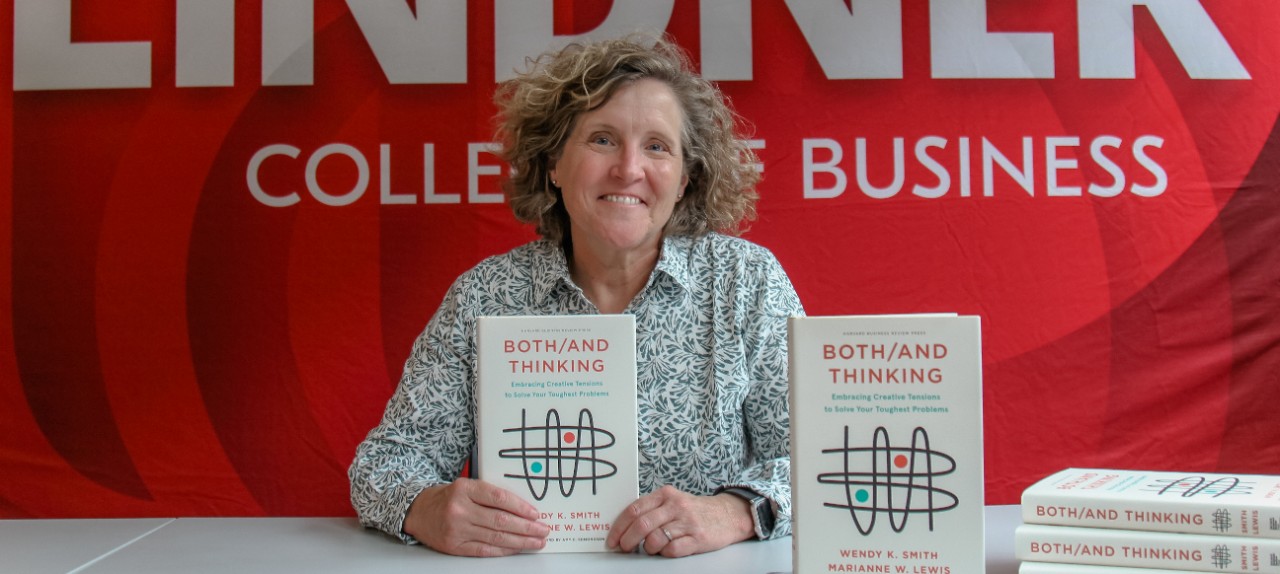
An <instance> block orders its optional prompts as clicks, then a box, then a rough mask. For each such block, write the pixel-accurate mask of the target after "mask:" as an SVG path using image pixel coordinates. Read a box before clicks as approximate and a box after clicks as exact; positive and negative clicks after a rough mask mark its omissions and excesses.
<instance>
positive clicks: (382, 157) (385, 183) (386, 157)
mask: <svg viewBox="0 0 1280 574" xmlns="http://www.w3.org/2000/svg"><path fill="white" fill-rule="evenodd" d="M378 171H379V173H378V188H379V189H380V191H379V194H378V198H379V199H381V200H382V205H413V204H414V203H417V201H418V198H416V197H414V195H413V194H412V193H395V192H394V191H392V190H391V144H382V145H380V146H378Z"/></svg>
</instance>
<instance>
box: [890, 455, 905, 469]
mask: <svg viewBox="0 0 1280 574" xmlns="http://www.w3.org/2000/svg"><path fill="white" fill-rule="evenodd" d="M893 465H894V466H896V467H898V468H906V467H907V455H905V454H900V455H898V456H895V457H893Z"/></svg>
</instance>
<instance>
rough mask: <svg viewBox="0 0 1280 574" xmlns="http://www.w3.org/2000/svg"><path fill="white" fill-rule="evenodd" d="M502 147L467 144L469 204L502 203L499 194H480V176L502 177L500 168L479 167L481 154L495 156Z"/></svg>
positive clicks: (491, 144) (485, 144) (492, 166)
mask: <svg viewBox="0 0 1280 574" xmlns="http://www.w3.org/2000/svg"><path fill="white" fill-rule="evenodd" d="M499 151H502V146H500V145H498V144H496V143H492V142H490V143H469V144H467V174H468V177H467V201H468V202H470V203H502V200H503V197H502V194H501V193H480V176H482V175H502V166H497V165H480V154H481V153H482V152H484V153H489V154H496V153H498V152H499Z"/></svg>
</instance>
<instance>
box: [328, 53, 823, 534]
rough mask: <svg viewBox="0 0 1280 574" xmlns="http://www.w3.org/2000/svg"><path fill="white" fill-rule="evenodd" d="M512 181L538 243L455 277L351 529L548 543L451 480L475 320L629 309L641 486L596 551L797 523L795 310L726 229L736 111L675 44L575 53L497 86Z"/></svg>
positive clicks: (397, 397) (370, 447) (470, 426)
mask: <svg viewBox="0 0 1280 574" xmlns="http://www.w3.org/2000/svg"><path fill="white" fill-rule="evenodd" d="M495 100H496V102H497V104H498V107H499V112H500V113H499V115H500V118H501V122H500V126H499V136H500V139H501V141H502V143H503V157H504V159H505V160H507V161H508V162H509V163H510V164H511V167H512V174H513V175H512V177H511V179H510V180H509V181H508V182H506V186H507V189H506V192H507V195H508V201H509V204H510V205H511V207H512V210H513V211H514V212H515V215H516V217H517V219H519V220H521V221H524V222H528V223H532V224H534V225H535V226H536V227H537V231H538V233H539V234H540V235H541V236H542V239H541V240H539V241H535V242H533V243H530V244H527V245H524V246H521V247H519V248H516V249H515V250H513V251H511V252H509V253H506V254H504V255H499V256H495V257H490V258H488V259H486V260H485V261H483V262H481V263H480V264H479V265H477V266H476V267H475V268H473V269H471V270H470V271H468V272H466V273H464V274H463V275H462V276H461V277H459V278H458V279H457V280H456V281H455V282H454V284H453V286H452V287H451V288H450V290H449V292H448V294H447V295H446V296H445V299H444V302H443V303H442V304H441V306H440V309H439V310H438V311H437V312H436V314H435V316H434V317H433V318H432V319H431V321H430V323H429V324H428V325H427V328H426V330H425V331H424V332H423V333H422V335H421V336H419V338H418V339H417V341H416V343H415V344H414V349H413V352H412V354H411V356H410V357H409V360H408V361H407V363H406V365H405V372H404V376H403V378H402V380H401V381H400V386H399V387H398V388H397V390H396V392H395V394H394V396H393V397H392V398H391V401H390V402H389V403H388V405H387V411H386V414H385V415H384V417H383V420H382V423H381V424H380V425H379V426H378V427H376V428H374V429H373V430H372V431H371V432H370V434H369V436H368V438H366V439H365V441H364V442H363V443H362V444H361V445H360V447H359V448H358V449H357V452H356V458H355V461H354V462H353V463H352V466H351V470H350V477H351V490H352V501H353V504H354V505H355V507H356V509H357V511H358V513H359V515H360V517H361V520H362V522H363V523H365V524H366V525H369V526H374V527H377V528H380V529H383V530H385V531H387V532H389V533H392V534H395V535H397V536H400V537H401V538H402V539H403V540H406V541H413V540H417V541H419V542H422V543H424V544H426V545H427V546H429V547H431V548H434V549H436V550H438V551H441V552H445V553H449V554H463V555H473V556H497V555H507V554H514V553H517V552H520V551H522V550H531V549H537V548H541V547H542V546H543V544H544V543H545V538H546V536H547V534H548V533H549V529H548V527H547V526H546V525H545V524H542V523H540V522H538V520H537V518H538V515H537V512H536V511H535V510H534V508H533V507H532V506H531V505H529V504H527V503H525V502H524V501H522V500H521V499H520V498H519V497H518V496H516V495H515V494H513V493H511V492H508V491H506V490H503V489H501V488H499V487H496V486H494V485H492V484H488V483H484V482H482V481H478V480H471V479H468V478H462V477H459V474H460V473H461V471H462V468H463V465H464V463H465V462H466V460H467V458H468V456H469V454H470V452H471V449H472V444H473V443H474V441H475V428H474V420H475V403H474V399H473V395H472V390H473V388H474V384H475V370H474V365H475V361H476V355H475V353H476V351H475V321H476V318H477V317H479V316H482V315H551V314H597V313H631V314H633V315H635V317H636V331H637V332H636V341H637V348H636V356H637V378H638V385H639V388H638V405H639V421H638V425H639V429H640V430H639V433H640V435H639V437H638V439H639V444H640V452H639V459H640V465H641V468H640V491H641V492H642V493H644V494H643V495H642V496H641V497H640V498H639V499H637V500H636V501H635V502H634V503H632V504H631V505H630V506H628V507H627V509H626V510H625V511H624V512H623V513H622V515H621V516H620V517H618V518H617V520H616V521H615V522H614V524H613V525H612V528H611V529H610V533H609V536H608V538H607V540H606V544H607V545H608V546H609V547H610V548H615V549H618V550H621V551H626V552H631V551H634V550H637V549H641V550H643V551H645V552H648V553H650V554H661V555H663V556H671V557H674V556H685V555H688V554H695V553H700V552H709V551H712V550H716V549H719V548H722V547H724V546H727V545H729V544H732V543H735V542H738V541H741V540H745V539H749V538H753V537H756V538H772V537H777V536H784V535H787V534H789V533H790V528H791V521H790V518H791V490H790V485H789V483H788V481H789V478H790V462H789V459H788V442H787V441H788V424H789V418H788V411H787V395H786V388H787V383H786V366H787V354H786V318H787V317H788V316H790V315H796V314H800V313H802V312H803V310H802V308H801V306H800V302H799V299H798V297H797V296H796V294H795V290H794V289H793V288H792V286H791V283H790V281H789V280H788V279H787V277H786V274H785V273H784V272H783V270H782V268H781V266H780V265H779V264H778V262H777V260H776V259H775V258H774V257H773V255H772V254H770V253H769V252H768V251H767V250H765V249H764V248H762V247H759V246H756V245H753V244H751V243H749V242H747V241H744V240H742V239H738V238H735V237H730V236H728V235H724V234H723V233H726V232H727V233H736V232H737V230H738V226H739V224H740V223H741V222H743V221H744V220H747V219H750V218H751V217H753V216H754V203H755V199H756V194H755V191H754V186H755V183H756V182H757V181H758V178H759V176H758V173H757V172H756V170H755V169H754V165H753V160H754V155H753V154H752V153H751V152H750V150H749V149H747V148H746V147H745V145H744V143H743V140H742V139H741V138H742V136H741V134H739V133H736V131H735V128H736V126H737V124H736V122H735V116H734V115H733V114H732V112H731V111H730V110H729V108H728V107H727V105H726V104H725V102H724V100H723V97H722V96H721V94H720V93H719V91H718V90H716V88H715V87H714V86H712V85H711V84H710V83H709V82H707V81H705V80H703V79H701V78H699V77H698V76H697V75H696V74H694V73H693V72H692V71H691V68H690V66H689V63H688V61H687V59H686V58H685V57H684V55H683V54H682V53H681V52H680V51H679V50H678V48H676V47H675V46H674V45H672V44H671V43H669V42H667V41H658V42H657V43H656V45H652V46H650V45H647V44H642V43H637V42H633V41H630V40H615V41H608V42H601V43H595V44H590V45H585V46H583V45H575V46H570V47H569V48H566V49H565V50H562V51H560V52H558V53H555V54H550V55H547V56H544V57H543V58H542V59H540V60H539V61H538V62H535V63H534V66H533V67H532V70H530V71H529V72H528V73H526V74H524V75H522V76H520V77H518V78H516V79H514V80H511V81H509V82H507V83H505V84H504V85H502V86H501V87H500V88H499V90H498V93H497V95H496V96H495Z"/></svg>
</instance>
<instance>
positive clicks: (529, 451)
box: [498, 408, 618, 500]
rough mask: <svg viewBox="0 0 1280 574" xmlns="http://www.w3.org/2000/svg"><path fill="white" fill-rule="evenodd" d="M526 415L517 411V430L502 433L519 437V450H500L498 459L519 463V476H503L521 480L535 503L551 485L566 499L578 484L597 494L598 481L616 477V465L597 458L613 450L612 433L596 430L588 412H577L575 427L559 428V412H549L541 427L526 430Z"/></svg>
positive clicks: (506, 430) (510, 429) (507, 474)
mask: <svg viewBox="0 0 1280 574" xmlns="http://www.w3.org/2000/svg"><path fill="white" fill-rule="evenodd" d="M527 413H528V411H527V409H520V426H517V427H509V428H504V429H502V432H503V433H507V434H515V435H518V436H519V437H520V447H519V448H504V449H500V450H499V451H498V458H502V459H508V460H517V461H519V462H520V468H521V470H520V472H519V473H516V474H512V473H510V472H506V473H504V474H503V476H505V477H507V478H514V479H520V480H524V481H525V484H526V485H528V487H529V494H530V495H531V496H533V498H534V500H542V499H543V498H546V496H547V491H548V489H549V488H550V486H551V483H552V482H554V483H556V485H557V487H558V488H559V490H560V495H561V496H563V497H565V498H568V497H570V496H573V492H574V490H575V489H576V488H577V486H578V483H579V482H588V483H590V486H591V494H592V495H595V494H599V491H600V489H599V485H598V483H599V481H601V480H605V479H608V478H610V477H613V476H616V475H617V474H618V465H616V464H614V463H613V462H612V461H610V460H608V459H605V458H603V457H602V456H601V454H600V451H603V450H606V449H609V448H612V447H613V445H614V443H615V442H616V441H615V439H614V436H613V433H611V432H609V431H608V430H606V429H604V428H600V427H597V426H595V424H596V423H595V417H594V416H593V415H592V414H591V410H590V409H586V408H583V409H581V410H579V411H578V424H576V425H572V424H570V425H565V424H562V423H561V421H560V412H559V411H558V410H556V409H549V410H548V411H547V414H546V418H545V422H544V424H543V425H542V426H529V424H528V422H527V421H526V418H525V417H526V414H527ZM531 443H532V444H531Z"/></svg>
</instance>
